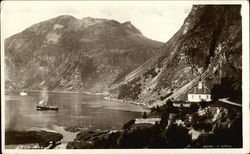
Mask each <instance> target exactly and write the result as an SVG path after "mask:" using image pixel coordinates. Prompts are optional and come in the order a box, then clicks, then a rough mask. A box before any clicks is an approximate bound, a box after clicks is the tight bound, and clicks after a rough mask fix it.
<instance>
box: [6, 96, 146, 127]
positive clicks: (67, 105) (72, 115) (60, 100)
mask: <svg viewBox="0 0 250 154" xmlns="http://www.w3.org/2000/svg"><path fill="white" fill-rule="evenodd" d="M39 95H40V93H38V92H33V93H29V94H28V96H19V95H18V94H8V95H5V100H6V101H5V129H16V130H22V129H30V128H33V127H34V128H37V127H38V128H48V129H51V127H52V126H53V125H57V126H64V127H71V126H72V127H84V128H89V129H120V128H121V127H122V126H123V124H124V123H126V122H128V121H129V120H131V119H133V118H136V117H141V115H142V112H144V111H146V109H144V108H143V107H142V106H138V105H134V104H128V103H121V102H115V101H108V100H104V97H103V96H96V95H86V94H79V93H49V103H48V104H49V105H56V106H58V107H59V110H58V111H52V110H51V111H37V110H36V105H37V104H38V101H39Z"/></svg>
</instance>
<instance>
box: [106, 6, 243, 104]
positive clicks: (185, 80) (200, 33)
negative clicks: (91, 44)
mask: <svg viewBox="0 0 250 154" xmlns="http://www.w3.org/2000/svg"><path fill="white" fill-rule="evenodd" d="M240 10H241V8H240V6H237V5H234V6H231V5H225V6H224V5H199V6H198V5H197V6H196V5H195V6H193V8H192V10H191V12H190V14H189V15H188V17H187V18H186V19H185V21H184V23H183V25H182V27H181V28H180V30H179V31H178V32H176V33H175V35H174V36H173V37H172V38H171V39H170V40H169V41H168V42H167V43H165V44H164V45H163V47H162V48H161V49H159V50H160V51H159V53H158V54H157V55H156V56H154V57H153V58H151V59H149V60H148V61H147V62H145V63H144V64H143V65H142V66H140V67H138V68H137V69H136V70H134V71H133V72H132V73H130V74H129V75H127V76H126V79H125V80H123V81H122V82H120V83H119V84H115V85H113V86H112V87H111V91H115V90H116V89H119V93H118V95H117V97H118V99H126V100H133V101H138V102H141V103H147V104H149V105H150V104H151V105H157V104H158V105H161V104H163V103H164V102H166V100H167V99H172V98H173V99H176V100H186V99H187V97H186V96H187V93H188V92H189V91H190V90H191V88H192V87H194V86H196V84H197V82H198V81H199V78H201V80H202V81H203V82H204V83H205V84H206V85H207V87H208V88H210V89H211V91H212V93H216V94H217V95H219V96H218V97H231V98H232V99H237V100H240V98H241V72H242V60H241V59H242V38H241V36H242V27H241V14H240ZM218 88H221V91H224V93H223V94H221V93H220V90H218ZM225 89H226V90H225Z"/></svg>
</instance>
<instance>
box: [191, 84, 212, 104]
mask: <svg viewBox="0 0 250 154" xmlns="http://www.w3.org/2000/svg"><path fill="white" fill-rule="evenodd" d="M188 101H189V102H202V101H206V102H210V101H211V94H210V90H209V89H208V88H207V87H206V85H205V84H204V83H203V82H202V81H201V80H200V81H199V82H198V85H197V86H195V87H194V88H193V89H192V90H191V91H190V92H189V94H188Z"/></svg>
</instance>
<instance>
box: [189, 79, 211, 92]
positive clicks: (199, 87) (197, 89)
mask: <svg viewBox="0 0 250 154" xmlns="http://www.w3.org/2000/svg"><path fill="white" fill-rule="evenodd" d="M189 94H210V90H209V89H208V88H207V87H206V85H205V84H204V83H203V82H201V81H200V82H198V84H197V85H196V86H195V87H194V88H193V89H191V91H190V92H189Z"/></svg>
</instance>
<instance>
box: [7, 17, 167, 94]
mask: <svg viewBox="0 0 250 154" xmlns="http://www.w3.org/2000/svg"><path fill="white" fill-rule="evenodd" d="M161 45H162V43H161V42H157V41H153V40H150V39H148V38H146V37H144V36H143V34H142V33H141V32H140V31H139V30H138V29H137V28H136V27H135V26H133V25H132V24H131V22H125V23H119V22H117V21H115V20H108V19H98V18H91V17H86V18H83V19H76V18H74V17H72V16H69V15H62V16H59V17H56V18H53V19H50V20H47V21H44V22H41V23H37V24H34V25H32V26H31V27H29V28H27V29H25V30H24V31H23V32H21V33H18V34H15V35H13V36H11V37H9V38H7V39H5V65H6V68H5V78H6V82H5V83H6V84H5V85H6V87H5V88H6V89H7V90H13V89H15V90H23V89H26V90H35V89H42V87H44V86H47V87H49V89H51V90H52V89H54V90H70V91H90V92H104V91H106V90H107V89H108V87H109V85H111V84H112V83H116V82H119V81H121V80H123V78H124V76H125V75H126V74H128V73H129V72H131V71H132V70H134V69H135V68H137V67H138V66H139V65H141V64H142V63H144V62H145V61H146V60H147V59H148V58H149V57H151V55H152V54H155V52H156V49H157V48H159V47H160V46H161Z"/></svg>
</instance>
